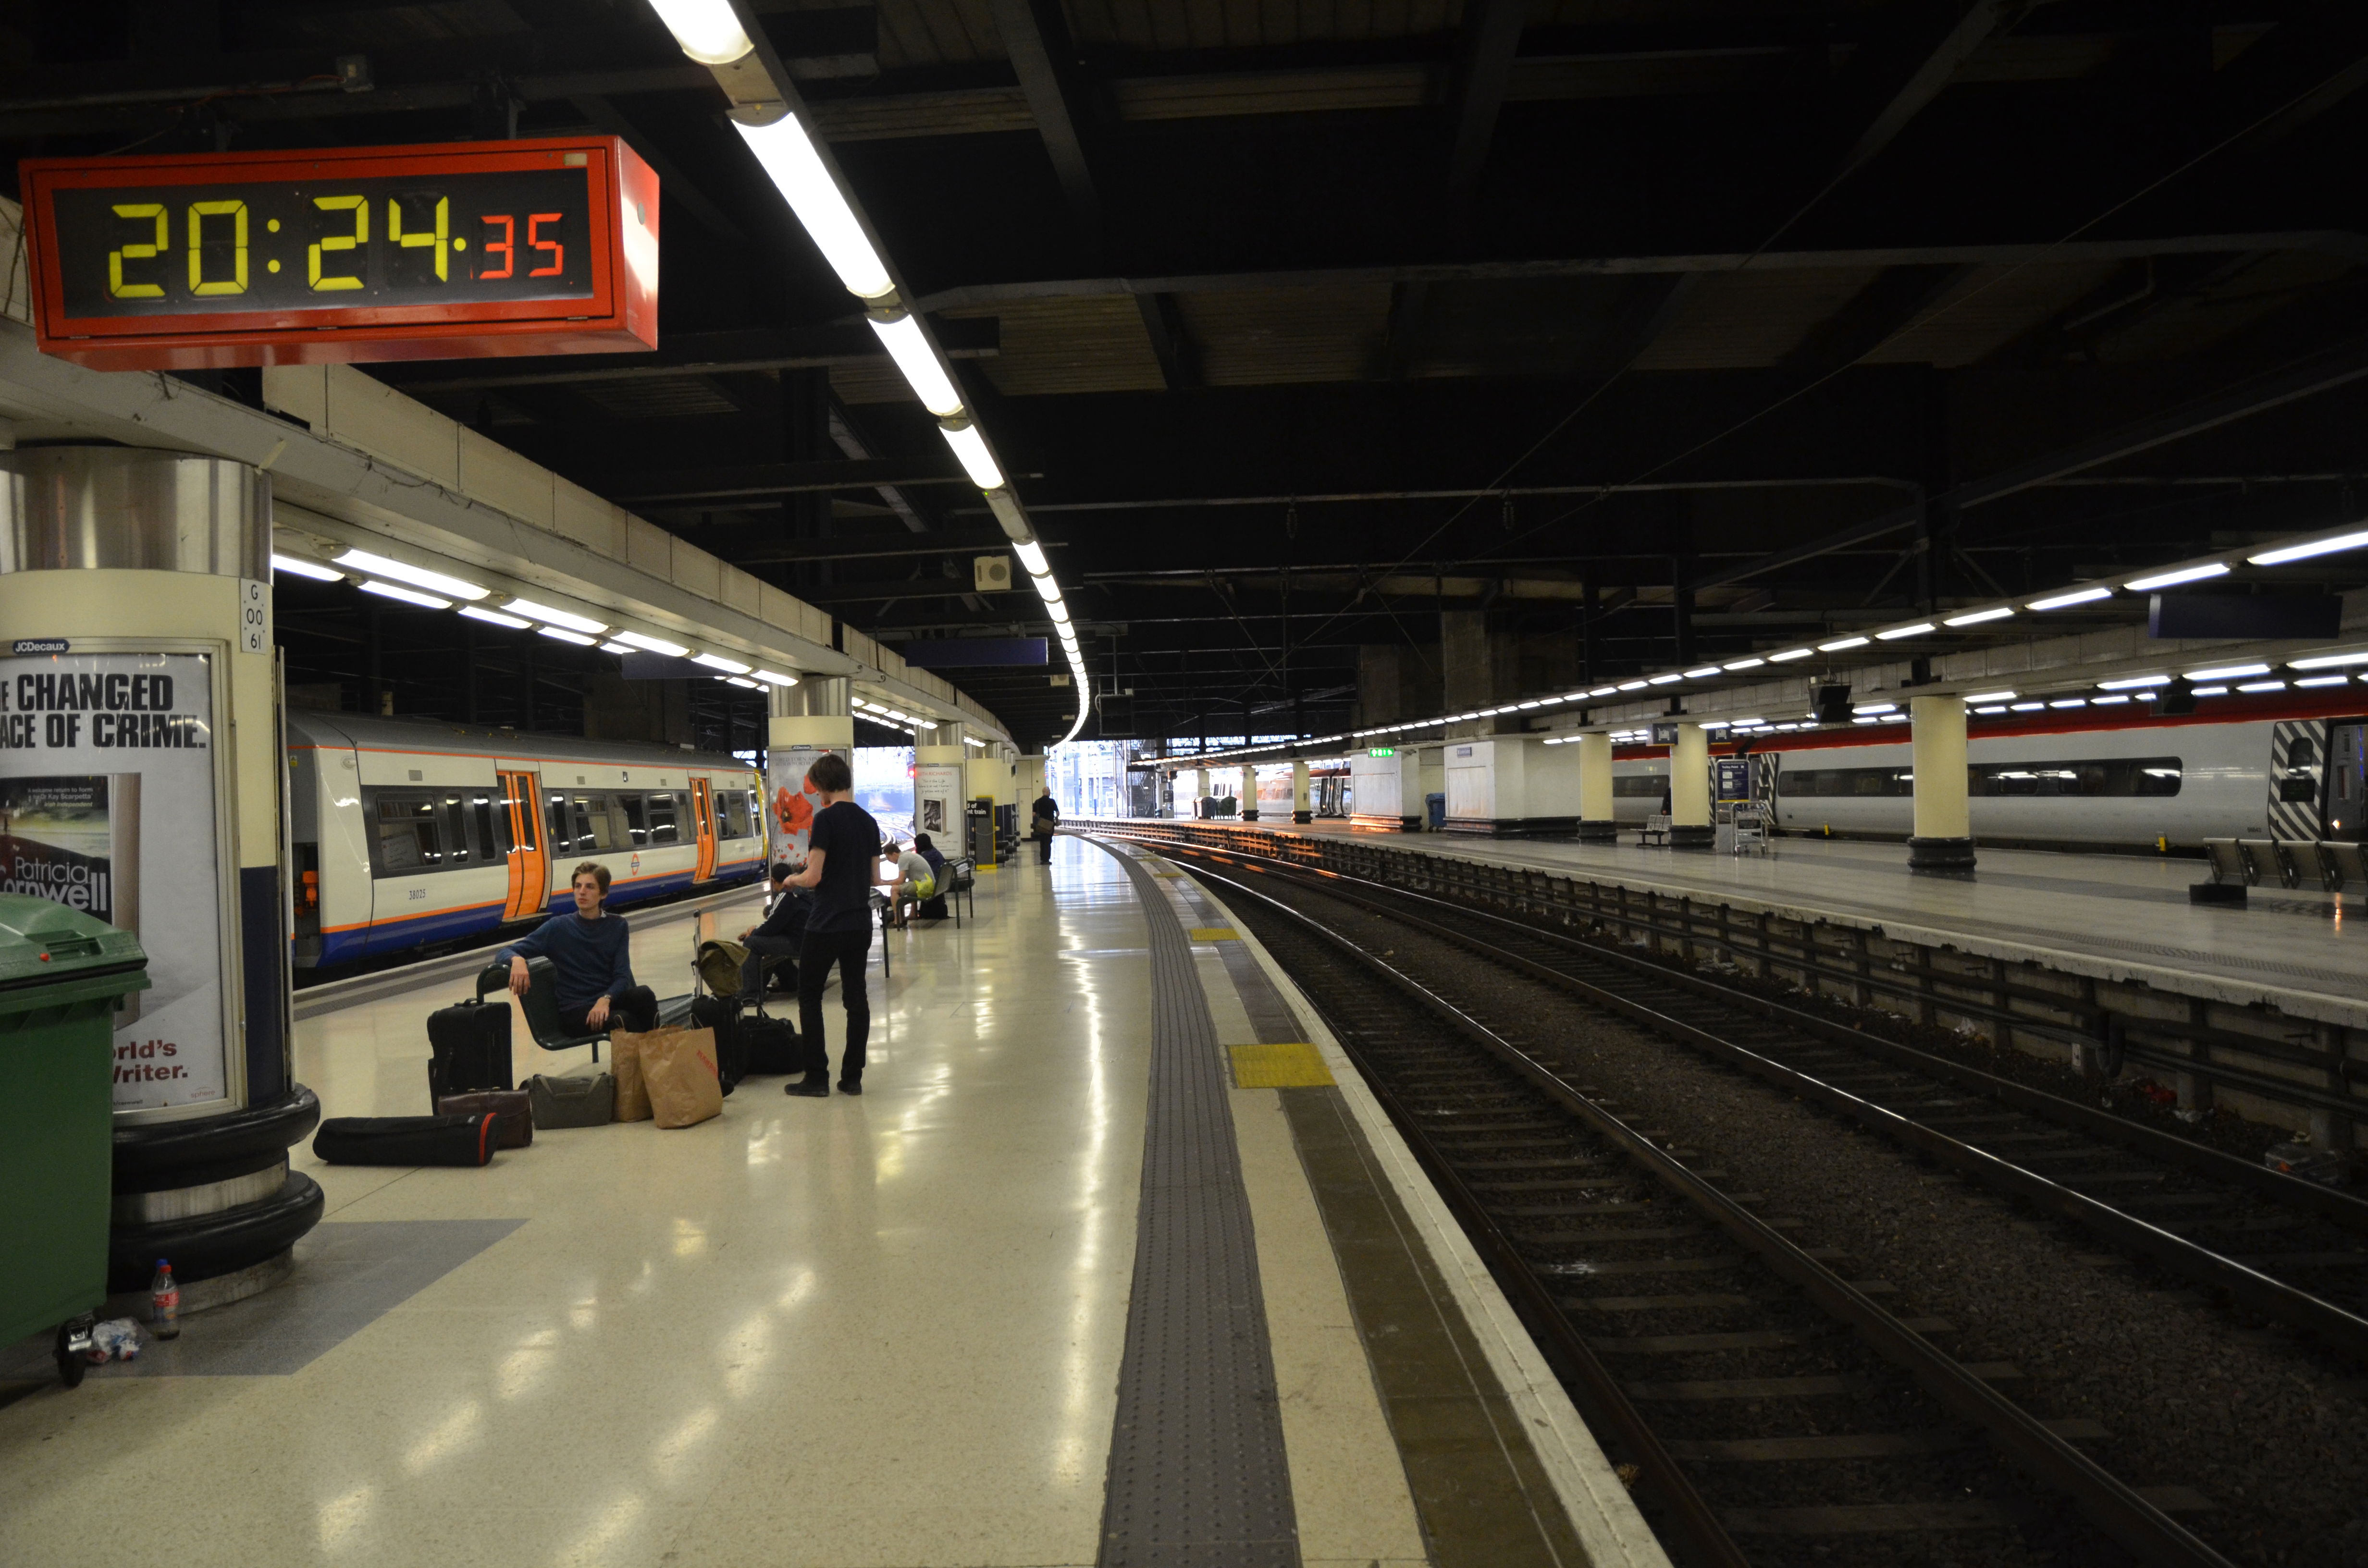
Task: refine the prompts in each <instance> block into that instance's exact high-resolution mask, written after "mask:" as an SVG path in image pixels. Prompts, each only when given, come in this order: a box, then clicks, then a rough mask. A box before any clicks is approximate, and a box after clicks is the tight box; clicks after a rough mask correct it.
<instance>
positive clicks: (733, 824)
mask: <svg viewBox="0 0 2368 1568" xmlns="http://www.w3.org/2000/svg"><path fill="white" fill-rule="evenodd" d="M715 836H716V837H718V838H746V837H747V836H748V791H746V790H717V791H715Z"/></svg>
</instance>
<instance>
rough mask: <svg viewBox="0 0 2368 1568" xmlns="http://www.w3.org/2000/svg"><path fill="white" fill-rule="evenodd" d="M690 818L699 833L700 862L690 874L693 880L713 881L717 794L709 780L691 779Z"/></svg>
mask: <svg viewBox="0 0 2368 1568" xmlns="http://www.w3.org/2000/svg"><path fill="white" fill-rule="evenodd" d="M690 820H691V822H692V824H694V825H695V827H696V829H697V832H698V834H699V864H698V865H697V866H696V867H695V868H693V869H692V871H691V873H690V876H691V880H692V881H700V882H705V881H713V880H714V878H715V796H714V795H713V794H712V792H711V791H710V790H709V788H708V783H707V780H706V779H704V778H694V779H692V780H691V781H690Z"/></svg>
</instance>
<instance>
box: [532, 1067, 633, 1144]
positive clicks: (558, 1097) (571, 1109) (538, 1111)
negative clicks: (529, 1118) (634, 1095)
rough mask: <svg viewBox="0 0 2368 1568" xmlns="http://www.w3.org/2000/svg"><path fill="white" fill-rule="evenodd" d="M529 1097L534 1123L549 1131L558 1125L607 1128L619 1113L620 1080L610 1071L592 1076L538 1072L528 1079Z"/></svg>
mask: <svg viewBox="0 0 2368 1568" xmlns="http://www.w3.org/2000/svg"><path fill="white" fill-rule="evenodd" d="M526 1096H527V1105H528V1107H529V1108H530V1109H531V1110H532V1111H533V1113H534V1124H535V1125H536V1126H537V1127H540V1128H541V1129H542V1130H543V1131H546V1132H548V1131H551V1129H552V1128H554V1127H606V1126H608V1125H609V1122H610V1121H611V1120H613V1119H615V1117H616V1114H617V1080H616V1079H615V1078H613V1077H611V1076H610V1075H609V1074H606V1073H595V1074H593V1075H592V1076H590V1077H589V1078H557V1077H552V1076H551V1075H549V1074H542V1073H537V1074H535V1075H534V1076H533V1077H531V1078H529V1079H528V1080H527V1081H526Z"/></svg>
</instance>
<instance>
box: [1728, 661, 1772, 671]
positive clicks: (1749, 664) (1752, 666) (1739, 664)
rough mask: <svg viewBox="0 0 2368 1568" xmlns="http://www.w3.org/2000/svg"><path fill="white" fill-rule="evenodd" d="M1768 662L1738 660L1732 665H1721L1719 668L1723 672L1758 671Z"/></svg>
mask: <svg viewBox="0 0 2368 1568" xmlns="http://www.w3.org/2000/svg"><path fill="white" fill-rule="evenodd" d="M1767 662H1768V661H1767V660H1765V659H1737V660H1736V661H1735V662H1734V663H1732V664H1726V665H1720V666H1719V668H1720V669H1723V670H1756V669H1758V668H1759V666H1760V665H1764V664H1766V663H1767Z"/></svg>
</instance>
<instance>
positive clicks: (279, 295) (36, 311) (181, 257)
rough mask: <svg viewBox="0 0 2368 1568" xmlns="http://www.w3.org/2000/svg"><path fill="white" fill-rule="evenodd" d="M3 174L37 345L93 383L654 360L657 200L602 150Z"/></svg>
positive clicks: (469, 147)
mask: <svg viewBox="0 0 2368 1568" xmlns="http://www.w3.org/2000/svg"><path fill="white" fill-rule="evenodd" d="M20 167H21V180H22V185H23V189H24V196H25V209H26V229H27V233H28V242H29V244H28V256H29V264H30V268H31V280H32V286H33V287H32V296H33V327H34V332H35V335H36V339H37V341H38V343H39V345H40V349H41V352H43V353H45V354H52V355H56V356H58V357H59V358H65V359H71V360H74V362H75V363H77V364H82V365H87V366H90V367H91V368H93V369H102V370H148V369H204V368H207V367H218V366H226V365H290V364H318V363H321V362H324V361H353V360H373V359H417V358H436V359H450V358H466V357H469V356H472V355H495V354H570V353H587V352H598V353H615V352H617V351H619V350H620V349H635V348H655V347H657V288H658V265H657V264H658V180H657V176H655V174H653V173H652V172H651V171H650V167H649V165H647V164H644V163H643V162H642V160H641V159H640V157H638V156H637V155H636V154H635V153H633V151H632V149H631V148H630V147H627V146H626V145H625V144H624V142H621V141H620V140H619V139H618V138H616V137H613V136H586V137H566V138H558V139H552V140H546V141H531V142H459V143H453V144H449V145H440V146H418V147H336V148H324V149H321V150H318V151H313V152H300V153H284V152H282V153H188V154H183V155H178V156H157V157H152V158H140V157H131V158H32V159H28V160H27V161H26V162H25V163H24V164H23V165H20Z"/></svg>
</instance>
